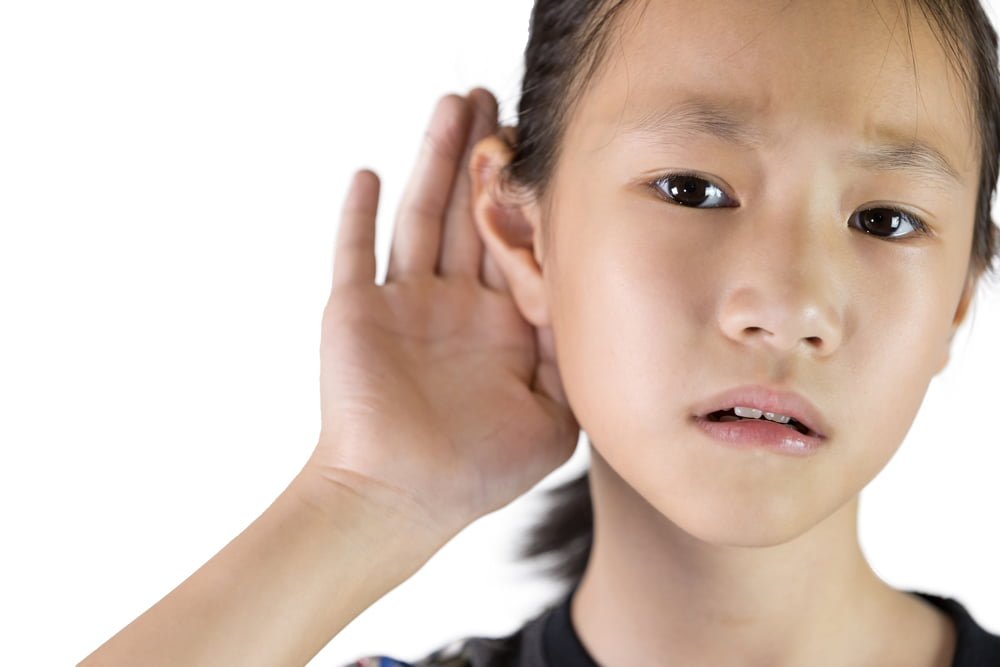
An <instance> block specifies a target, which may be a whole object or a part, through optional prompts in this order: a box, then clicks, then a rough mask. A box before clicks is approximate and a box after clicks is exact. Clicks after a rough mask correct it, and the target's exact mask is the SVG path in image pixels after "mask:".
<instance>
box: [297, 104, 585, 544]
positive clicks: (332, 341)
mask: <svg viewBox="0 0 1000 667" xmlns="http://www.w3.org/2000/svg"><path fill="white" fill-rule="evenodd" d="M510 129H511V128H502V129H498V127H497V102H496V100H495V99H494V97H493V95H492V94H490V93H489V92H488V91H486V90H484V89H481V88H480V89H474V90H473V91H471V92H470V93H469V95H468V97H460V96H458V95H446V96H444V97H443V98H441V99H440V101H439V102H438V104H437V107H436V109H435V112H434V114H433V117H432V119H431V122H430V126H429V128H428V130H427V132H426V134H425V141H424V143H423V146H422V148H421V150H420V154H419V157H418V160H417V164H416V167H415V169H414V171H413V173H412V175H411V177H410V181H409V183H408V185H407V188H406V190H405V192H404V195H403V197H402V200H401V203H400V207H399V211H398V214H397V221H396V229H395V232H394V236H393V243H392V248H391V254H390V260H389V266H388V271H387V273H386V280H385V283H384V284H383V285H378V284H375V270H376V266H375V255H374V241H375V218H376V211H377V208H378V197H379V180H378V177H377V176H376V175H375V174H374V173H373V172H371V171H367V170H362V171H359V172H357V173H356V174H355V175H354V178H353V181H352V183H351V186H350V190H349V192H348V195H347V198H346V201H345V204H344V207H343V217H342V221H341V225H340V228H339V232H338V235H337V242H336V250H335V255H334V271H333V287H332V289H331V292H330V298H329V301H328V302H327V304H326V308H325V310H324V313H323V326H322V342H321V348H320V360H321V364H320V366H321V367H320V399H321V409H322V430H321V434H320V439H319V443H318V444H317V446H316V449H315V450H314V452H313V454H312V456H311V457H310V459H309V461H308V462H307V464H306V466H305V467H304V468H303V472H304V473H308V474H309V475H311V476H312V477H314V478H315V479H319V480H322V482H320V485H321V486H322V485H323V484H333V485H335V486H337V487H338V488H343V487H347V488H349V489H350V490H351V491H352V492H354V493H358V494H361V495H362V496H364V497H365V498H366V499H370V500H371V501H372V502H375V503H377V504H379V505H380V506H382V507H384V508H386V509H387V510H389V511H392V512H402V513H405V514H408V515H409V516H412V518H413V519H414V520H415V521H418V522H420V525H421V526H427V527H430V528H431V529H432V530H439V531H441V534H442V535H443V536H444V537H445V539H448V538H450V537H451V536H452V535H454V534H456V533H457V532H459V531H460V530H461V529H462V528H464V527H465V526H466V525H468V524H469V523H471V522H472V521H474V520H475V519H477V518H479V517H480V516H483V515H484V514H488V513H489V512H492V511H494V510H496V509H499V508H500V507H503V506H504V505H506V504H508V503H509V502H511V501H512V500H514V499H515V498H517V497H518V496H520V495H522V494H523V493H524V492H526V491H528V490H529V489H530V488H531V487H532V486H534V485H535V484H537V483H538V482H539V481H541V479H542V478H543V477H545V476H546V475H547V474H548V473H549V472H551V471H552V470H554V469H555V468H557V467H559V466H560V465H562V464H563V463H565V462H566V461H567V460H568V459H569V457H570V456H571V455H572V453H573V451H574V449H575V446H576V442H577V438H578V436H579V432H580V427H579V424H578V423H577V421H576V419H575V417H574V416H573V413H572V411H571V410H570V408H569V406H568V404H567V402H566V398H565V395H564V393H563V389H562V385H561V381H560V378H559V373H558V369H557V366H556V360H555V356H554V350H553V345H552V336H551V331H550V330H549V329H547V328H546V329H545V330H539V329H536V328H535V327H533V326H532V325H531V324H529V323H528V322H527V321H526V320H525V319H524V318H523V317H522V316H521V314H520V312H519V311H518V309H517V307H516V305H515V303H514V301H513V299H512V297H511V295H510V293H509V291H508V290H507V287H506V283H505V282H504V278H503V276H502V274H501V272H500V270H499V269H498V265H497V264H496V263H495V262H494V261H493V259H492V258H491V257H490V256H489V254H488V253H487V252H484V246H483V243H482V240H481V238H480V237H479V234H478V232H477V229H476V226H475V224H474V221H473V218H472V205H471V201H470V198H471V191H472V188H471V183H470V175H469V173H468V159H469V154H470V152H471V148H472V147H473V146H474V145H475V144H476V142H477V141H479V140H480V139H481V138H483V137H486V136H488V135H490V134H500V136H501V137H510V136H511V134H510V132H509V130H510Z"/></svg>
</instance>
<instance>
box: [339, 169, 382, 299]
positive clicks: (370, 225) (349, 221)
mask: <svg viewBox="0 0 1000 667" xmlns="http://www.w3.org/2000/svg"><path fill="white" fill-rule="evenodd" d="M379 189H380V183H379V178H378V175H377V174H376V173H375V172H373V171H371V170H370V169H361V170H359V171H357V172H355V173H354V177H353V178H352V179H351V186H350V188H349V189H348V191H347V197H346V199H345V200H344V206H343V209H342V212H341V215H340V227H339V228H338V229H337V242H336V245H335V248H334V256H333V286H334V287H337V286H338V285H346V284H349V283H371V282H374V280H375V218H376V216H377V213H378V195H379Z"/></svg>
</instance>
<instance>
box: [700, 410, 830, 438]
mask: <svg viewBox="0 0 1000 667" xmlns="http://www.w3.org/2000/svg"><path fill="white" fill-rule="evenodd" d="M704 418H705V419H707V420H708V421H710V422H734V421H770V422H774V423H776V424H778V425H780V426H784V427H785V428H789V429H792V430H794V431H797V432H799V433H801V434H802V435H808V436H810V437H813V438H818V437H820V435H819V433H817V432H816V431H814V430H812V429H811V428H809V427H808V426H806V425H805V424H803V423H802V422H800V421H799V420H798V419H795V418H794V417H787V419H788V421H787V422H786V421H782V420H780V419H769V418H768V417H766V416H764V415H763V414H761V416H760V417H741V416H740V415H738V414H736V409H735V408H729V409H727V410H716V411H715V412H710V413H709V414H707V415H705V417H704Z"/></svg>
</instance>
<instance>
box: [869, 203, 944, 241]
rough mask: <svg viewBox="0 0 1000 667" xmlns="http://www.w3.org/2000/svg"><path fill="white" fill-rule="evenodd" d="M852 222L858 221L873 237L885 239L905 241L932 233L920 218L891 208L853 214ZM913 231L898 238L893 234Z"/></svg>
mask: <svg viewBox="0 0 1000 667" xmlns="http://www.w3.org/2000/svg"><path fill="white" fill-rule="evenodd" d="M850 220H851V222H852V223H853V222H854V221H855V220H856V221H857V225H854V224H851V226H852V227H854V226H857V227H859V228H860V229H861V231H863V232H865V233H866V234H871V235H872V236H877V237H879V238H883V239H903V238H909V237H911V236H929V235H930V233H931V231H930V229H929V228H928V227H927V225H926V224H925V223H924V221H923V220H921V219H920V218H919V217H917V216H915V215H913V214H911V213H907V212H906V211H902V210H900V209H898V208H892V207H890V206H877V207H874V208H866V209H862V210H860V211H857V212H855V213H852V214H851V217H850ZM907 228H909V229H910V230H912V231H911V232H910V233H903V234H901V235H898V236H893V234H894V233H895V232H896V231H897V230H899V229H902V230H903V231H904V232H906V231H907Z"/></svg>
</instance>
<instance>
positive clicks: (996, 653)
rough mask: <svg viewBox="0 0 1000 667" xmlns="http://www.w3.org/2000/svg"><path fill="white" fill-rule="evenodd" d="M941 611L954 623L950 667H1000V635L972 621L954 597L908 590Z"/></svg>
mask: <svg viewBox="0 0 1000 667" xmlns="http://www.w3.org/2000/svg"><path fill="white" fill-rule="evenodd" d="M911 592H913V593H916V594H917V595H919V596H920V597H922V598H923V599H924V600H926V601H927V602H930V603H931V604H933V605H934V606H936V607H938V608H939V609H941V610H942V611H944V612H945V613H946V614H947V615H948V616H949V617H950V618H951V619H952V621H953V622H954V623H955V630H956V637H955V657H954V661H953V662H952V666H953V667H990V666H992V665H1000V635H996V634H993V633H992V632H990V631H988V630H987V629H986V628H984V627H983V626H981V625H980V624H979V622H978V621H977V620H976V619H975V618H973V616H972V614H970V613H969V610H968V609H967V608H966V607H965V606H964V605H963V604H962V603H961V602H959V601H958V600H956V599H955V598H950V597H944V596H940V595H935V594H933V593H927V592H922V591H911Z"/></svg>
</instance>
